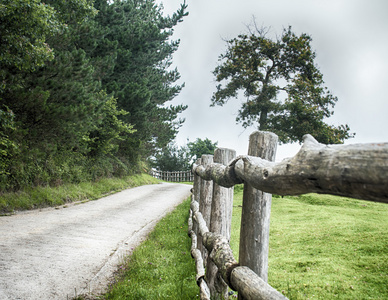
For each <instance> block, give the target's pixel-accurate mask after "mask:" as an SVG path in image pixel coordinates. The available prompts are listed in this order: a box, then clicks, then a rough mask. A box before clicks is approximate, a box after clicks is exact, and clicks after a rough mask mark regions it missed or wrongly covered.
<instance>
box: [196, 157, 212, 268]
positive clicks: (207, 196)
mask: <svg viewBox="0 0 388 300" xmlns="http://www.w3.org/2000/svg"><path fill="white" fill-rule="evenodd" d="M211 163H213V155H207V154H204V155H202V157H201V164H202V165H203V166H204V167H206V166H207V165H210V164H211ZM212 198H213V181H212V180H209V181H206V180H203V179H201V188H200V196H199V211H200V212H201V213H202V216H203V218H204V220H205V222H206V225H207V226H209V224H210V213H211V205H212ZM198 246H199V247H198V249H199V250H201V253H202V258H203V262H204V264H205V267H206V262H207V255H208V253H207V250H206V248H205V246H204V245H203V243H202V237H201V236H199V238H198Z"/></svg>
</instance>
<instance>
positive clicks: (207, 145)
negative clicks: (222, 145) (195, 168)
mask: <svg viewBox="0 0 388 300" xmlns="http://www.w3.org/2000/svg"><path fill="white" fill-rule="evenodd" d="M217 144H218V142H215V143H213V142H212V141H211V140H209V139H208V138H205V139H204V140H202V139H200V138H197V139H196V140H195V142H189V143H188V144H187V147H188V150H189V156H190V160H191V161H195V160H196V159H198V158H201V156H202V155H203V154H212V155H213V154H214V150H216V148H217Z"/></svg>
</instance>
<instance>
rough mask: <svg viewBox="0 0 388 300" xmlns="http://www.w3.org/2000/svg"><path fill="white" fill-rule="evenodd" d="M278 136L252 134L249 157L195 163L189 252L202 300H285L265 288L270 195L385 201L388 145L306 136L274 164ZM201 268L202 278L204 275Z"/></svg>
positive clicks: (219, 152)
mask: <svg viewBox="0 0 388 300" xmlns="http://www.w3.org/2000/svg"><path fill="white" fill-rule="evenodd" d="M277 141H278V138H277V136H276V135H275V134H273V133H269V132H254V133H253V134H251V136H250V140H249V149H248V155H246V156H238V157H236V154H235V152H234V151H233V150H230V149H216V151H215V153H214V157H213V156H212V155H204V156H202V158H201V159H199V160H197V162H196V163H195V164H194V165H193V173H194V174H195V176H194V188H193V194H192V201H191V209H190V218H189V236H190V237H191V238H192V247H191V254H192V256H193V258H194V259H195V262H196V268H197V277H196V279H197V283H198V285H199V287H200V291H201V299H227V298H228V289H227V288H228V286H229V287H230V288H231V289H232V290H234V291H238V295H239V299H287V298H286V297H285V296H284V295H283V294H281V293H280V292H278V291H277V290H275V289H274V288H272V287H271V286H270V285H269V284H268V283H267V278H268V275H267V274H268V249H269V223H270V210H271V199H272V196H271V194H269V193H276V194H278V195H300V194H304V193H310V192H315V193H321V194H333V195H341V196H347V197H352V198H358V199H364V200H370V201H378V202H385V203H388V185H387V178H388V143H385V144H355V145H323V144H320V143H318V142H317V141H316V140H315V139H314V138H313V137H312V136H310V135H306V136H305V137H304V144H303V146H302V148H301V149H300V151H299V152H298V153H297V154H296V155H295V156H294V157H293V158H289V159H285V160H283V161H282V162H280V163H275V162H273V161H274V160H275V154H276V145H277ZM240 183H244V195H243V207H242V217H241V232H240V250H239V253H240V256H239V262H237V260H236V259H235V258H234V257H233V254H232V251H231V249H230V246H229V240H230V230H231V229H230V227H231V215H232V214H231V212H232V209H233V186H234V185H235V184H240ZM205 269H206V272H205Z"/></svg>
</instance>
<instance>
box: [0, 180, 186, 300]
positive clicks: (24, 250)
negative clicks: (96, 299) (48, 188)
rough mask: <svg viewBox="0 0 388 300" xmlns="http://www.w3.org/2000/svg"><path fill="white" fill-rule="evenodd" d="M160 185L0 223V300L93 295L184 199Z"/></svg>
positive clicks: (172, 187) (180, 188)
mask: <svg viewBox="0 0 388 300" xmlns="http://www.w3.org/2000/svg"><path fill="white" fill-rule="evenodd" d="M190 188H191V186H188V185H182V184H172V183H163V184H156V185H147V186H141V187H136V188H132V189H129V190H125V191H122V192H120V193H117V194H114V195H111V196H108V197H105V198H102V199H100V200H96V201H90V202H87V203H84V204H79V205H72V206H69V207H67V208H59V209H44V210H40V211H30V212H24V213H18V214H16V215H13V216H5V217H0V299H1V300H5V299H12V300H15V299H23V300H29V299H32V300H34V299H47V300H48V299H50V300H51V299H71V298H72V297H74V296H75V295H76V294H81V293H86V292H92V293H98V292H99V291H100V289H101V288H102V287H105V286H106V284H107V280H108V279H109V277H110V276H111V274H112V272H113V271H114V270H115V266H116V265H117V263H118V262H120V258H122V257H123V255H124V254H127V253H128V252H130V251H131V249H132V248H134V247H136V246H137V245H138V244H139V243H140V242H141V241H142V240H143V239H144V238H145V236H146V234H147V233H148V232H149V231H150V230H151V229H152V228H153V226H154V225H155V224H156V223H157V221H158V220H160V218H162V217H163V216H164V215H165V214H166V213H167V212H169V211H171V210H172V209H173V208H174V207H175V206H176V205H177V204H179V203H181V202H182V200H184V199H186V198H187V197H188V196H189V194H190V192H189V191H190Z"/></svg>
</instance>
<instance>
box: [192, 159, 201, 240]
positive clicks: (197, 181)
mask: <svg viewBox="0 0 388 300" xmlns="http://www.w3.org/2000/svg"><path fill="white" fill-rule="evenodd" d="M195 163H196V164H197V165H200V164H201V159H200V158H198V159H197V161H196V162H195ZM200 194H201V177H199V176H198V175H197V174H194V182H193V196H194V200H195V201H197V202H198V205H199V198H200ZM193 219H194V218H193ZM193 231H194V232H195V234H196V235H197V236H199V234H198V223H197V222H193ZM200 241H201V242H202V240H200ZM198 244H199V243H198Z"/></svg>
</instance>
